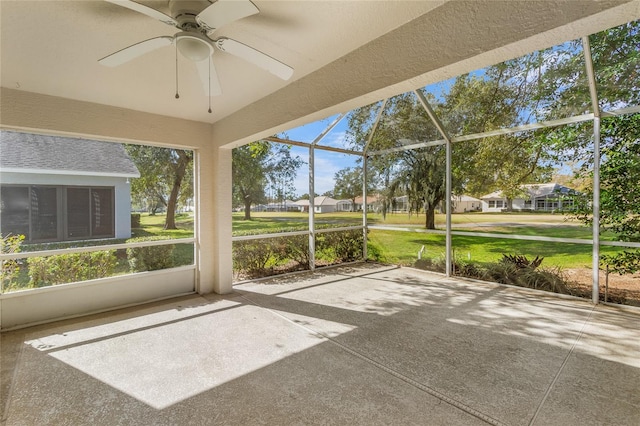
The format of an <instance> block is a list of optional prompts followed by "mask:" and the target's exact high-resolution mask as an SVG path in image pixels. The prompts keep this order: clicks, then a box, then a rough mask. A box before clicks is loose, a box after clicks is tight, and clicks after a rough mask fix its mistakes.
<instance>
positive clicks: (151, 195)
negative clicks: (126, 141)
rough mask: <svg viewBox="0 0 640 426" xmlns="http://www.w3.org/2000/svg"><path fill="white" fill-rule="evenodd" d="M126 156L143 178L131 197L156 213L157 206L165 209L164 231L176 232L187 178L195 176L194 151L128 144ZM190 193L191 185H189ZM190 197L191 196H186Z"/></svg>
mask: <svg viewBox="0 0 640 426" xmlns="http://www.w3.org/2000/svg"><path fill="white" fill-rule="evenodd" d="M125 150H126V151H127V154H128V155H129V156H130V157H131V159H132V160H133V162H134V163H135V165H136V167H137V168H138V171H139V172H140V178H137V179H133V180H132V183H131V195H132V197H133V198H134V200H137V201H138V202H141V203H143V204H145V205H146V206H147V208H148V209H149V212H150V213H151V214H155V212H156V211H157V208H158V205H162V206H165V207H166V209H167V215H166V218H165V225H164V228H165V229H176V228H177V227H176V222H175V213H176V209H177V207H178V201H179V199H180V196H181V195H182V196H183V197H184V196H185V195H184V193H186V191H181V188H182V186H183V183H184V182H185V177H192V176H193V174H192V171H191V170H190V169H191V167H190V166H191V165H192V164H193V151H189V150H182V149H170V148H161V147H154V146H146V145H125ZM186 186H187V187H188V188H189V189H190V190H191V193H192V192H193V189H192V188H193V186H192V183H191V182H189V183H188V184H187V185H186ZM187 196H192V194H191V195H187Z"/></svg>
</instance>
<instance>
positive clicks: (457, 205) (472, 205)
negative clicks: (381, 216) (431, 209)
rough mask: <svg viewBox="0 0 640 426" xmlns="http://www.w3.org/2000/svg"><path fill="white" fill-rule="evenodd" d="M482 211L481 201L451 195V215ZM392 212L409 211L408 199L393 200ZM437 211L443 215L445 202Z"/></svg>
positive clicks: (398, 198)
mask: <svg viewBox="0 0 640 426" xmlns="http://www.w3.org/2000/svg"><path fill="white" fill-rule="evenodd" d="M480 210H482V201H481V200H480V199H478V198H474V197H471V196H469V195H452V196H451V213H467V212H475V211H480ZM393 211H394V212H408V211H409V197H408V196H406V195H403V196H401V197H396V198H394V199H393ZM437 211H439V212H440V213H444V212H445V211H446V208H445V202H444V201H442V202H441V203H440V204H439V205H438V207H437Z"/></svg>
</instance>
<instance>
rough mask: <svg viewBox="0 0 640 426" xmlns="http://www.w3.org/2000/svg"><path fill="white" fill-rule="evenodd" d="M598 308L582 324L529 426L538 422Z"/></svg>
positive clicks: (593, 308)
mask: <svg viewBox="0 0 640 426" xmlns="http://www.w3.org/2000/svg"><path fill="white" fill-rule="evenodd" d="M596 306H597V305H594V306H593V307H592V308H591V310H590V311H589V316H588V317H587V319H586V320H585V321H584V323H583V324H582V327H581V328H580V332H579V333H578V337H577V338H576V340H575V341H574V342H573V345H571V348H570V349H569V352H568V353H567V356H565V357H564V360H563V361H562V364H560V368H558V371H557V372H556V375H555V377H554V378H553V380H552V381H551V383H550V384H549V387H548V388H547V391H546V392H545V393H544V396H543V397H542V400H541V401H540V404H538V408H536V412H535V413H534V414H533V417H531V421H529V426H533V424H534V423H535V421H536V418H537V417H538V414H540V411H542V406H543V405H544V403H545V402H546V401H547V398H548V397H549V394H551V390H552V389H553V387H554V386H555V384H556V382H557V381H558V378H559V377H560V374H562V371H563V370H564V367H565V366H566V365H567V363H568V362H569V358H570V357H571V355H572V354H573V351H574V350H575V348H576V346H578V343H579V342H580V339H581V338H582V336H583V335H584V330H585V328H587V325H588V324H589V323H590V322H591V317H592V316H593V313H594V312H595V310H596Z"/></svg>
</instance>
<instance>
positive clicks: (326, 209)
mask: <svg viewBox="0 0 640 426" xmlns="http://www.w3.org/2000/svg"><path fill="white" fill-rule="evenodd" d="M313 210H314V211H315V212H316V213H333V212H335V211H336V206H335V205H319V206H314V209H313Z"/></svg>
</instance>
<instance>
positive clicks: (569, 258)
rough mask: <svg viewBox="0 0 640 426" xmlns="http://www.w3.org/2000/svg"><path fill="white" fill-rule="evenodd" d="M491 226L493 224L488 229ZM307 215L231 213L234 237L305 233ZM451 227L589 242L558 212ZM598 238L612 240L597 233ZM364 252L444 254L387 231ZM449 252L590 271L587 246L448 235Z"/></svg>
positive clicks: (470, 216) (334, 222) (319, 218)
mask: <svg viewBox="0 0 640 426" xmlns="http://www.w3.org/2000/svg"><path fill="white" fill-rule="evenodd" d="M315 218H316V224H317V226H318V227H321V226H336V227H339V226H348V225H359V224H361V223H362V214H361V213H349V212H341V213H324V214H316V215H315ZM445 220H446V219H445V215H442V214H439V215H436V227H437V228H439V229H444V223H445ZM368 223H369V224H370V225H387V226H398V227H408V228H416V230H419V229H423V228H424V215H419V216H417V215H411V216H409V215H407V214H389V215H387V216H386V218H383V217H382V215H380V214H373V213H370V214H369V215H368ZM492 223H493V224H495V225H492ZM307 226H308V215H307V214H305V213H252V220H248V221H247V220H244V215H243V213H234V214H233V232H234V235H242V234H246V233H270V232H280V231H287V230H294V229H295V230H300V229H307ZM452 228H453V229H454V230H459V231H470V232H490V233H499V234H512V235H535V236H542V237H560V238H578V239H590V238H591V229H590V228H589V227H586V226H583V225H581V224H580V223H578V222H576V221H572V220H568V219H567V218H566V216H563V215H561V214H536V213H467V214H455V215H452ZM601 238H602V239H604V240H607V239H613V237H612V236H611V235H603V236H602V237H601ZM369 241H370V250H369V251H370V253H376V254H377V255H379V257H380V259H381V260H382V261H385V262H388V263H394V264H402V265H411V264H413V263H414V262H415V261H416V259H417V256H418V251H419V250H420V249H421V248H422V246H423V245H424V246H425V249H424V253H423V255H422V256H423V257H424V258H427V257H438V256H444V251H445V237H444V235H434V234H425V233H420V232H410V231H409V232H407V231H391V230H379V229H374V230H371V231H370V232H369ZM452 243H453V250H454V254H455V256H456V257H457V258H462V259H465V260H471V261H476V262H479V263H484V262H493V261H497V260H499V259H500V258H502V254H522V255H526V256H527V257H529V258H534V257H536V256H542V257H544V258H545V260H544V263H543V264H544V265H546V266H560V267H563V268H580V267H591V253H592V247H591V245H587V244H568V243H553V242H543V241H526V240H513V239H498V238H489V237H486V238H485V237H475V236H473V237H471V236H457V235H454V236H453V237H452ZM620 250H622V248H617V247H602V248H601V252H602V253H603V254H606V253H612V252H615V251H620Z"/></svg>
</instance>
